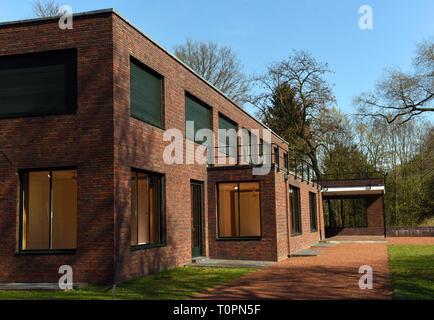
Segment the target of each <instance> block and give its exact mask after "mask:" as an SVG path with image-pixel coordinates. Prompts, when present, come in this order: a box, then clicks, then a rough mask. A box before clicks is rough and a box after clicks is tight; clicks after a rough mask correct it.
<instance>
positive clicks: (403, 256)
mask: <svg viewBox="0 0 434 320" xmlns="http://www.w3.org/2000/svg"><path fill="white" fill-rule="evenodd" d="M388 252H389V263H390V268H391V271H392V286H393V298H394V299H411V300H421V299H430V300H432V299H434V246H432V245H389V246H388Z"/></svg>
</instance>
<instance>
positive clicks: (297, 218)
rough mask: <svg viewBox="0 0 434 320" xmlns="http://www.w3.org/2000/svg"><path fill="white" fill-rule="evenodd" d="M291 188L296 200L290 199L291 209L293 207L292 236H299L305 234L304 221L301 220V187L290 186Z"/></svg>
mask: <svg viewBox="0 0 434 320" xmlns="http://www.w3.org/2000/svg"><path fill="white" fill-rule="evenodd" d="M289 190H290V192H291V190H292V193H293V194H294V199H295V201H292V199H291V196H290V197H289V199H290V209H291V236H292V237H293V236H298V235H301V234H303V230H302V221H301V218H302V217H301V199H300V188H298V187H294V186H291V185H290V186H289Z"/></svg>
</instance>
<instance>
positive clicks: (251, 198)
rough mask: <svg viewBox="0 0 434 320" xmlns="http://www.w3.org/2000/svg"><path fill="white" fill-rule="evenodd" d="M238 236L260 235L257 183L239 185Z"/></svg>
mask: <svg viewBox="0 0 434 320" xmlns="http://www.w3.org/2000/svg"><path fill="white" fill-rule="evenodd" d="M239 192H240V220H241V223H240V236H242V237H254V236H258V237H259V236H260V235H261V210H260V201H259V182H242V183H240V189H239Z"/></svg>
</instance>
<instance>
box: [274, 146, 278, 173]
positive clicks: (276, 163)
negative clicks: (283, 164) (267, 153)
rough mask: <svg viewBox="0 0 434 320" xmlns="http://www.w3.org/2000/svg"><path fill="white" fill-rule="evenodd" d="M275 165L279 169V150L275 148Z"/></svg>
mask: <svg viewBox="0 0 434 320" xmlns="http://www.w3.org/2000/svg"><path fill="white" fill-rule="evenodd" d="M274 164H275V166H276V167H277V168H279V148H278V147H275V148H274Z"/></svg>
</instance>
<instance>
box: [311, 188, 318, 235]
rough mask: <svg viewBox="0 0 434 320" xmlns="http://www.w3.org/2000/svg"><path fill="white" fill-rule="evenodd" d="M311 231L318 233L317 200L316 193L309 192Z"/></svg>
mask: <svg viewBox="0 0 434 320" xmlns="http://www.w3.org/2000/svg"><path fill="white" fill-rule="evenodd" d="M309 211H310V231H311V232H318V218H317V200H316V194H315V193H314V192H309Z"/></svg>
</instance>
